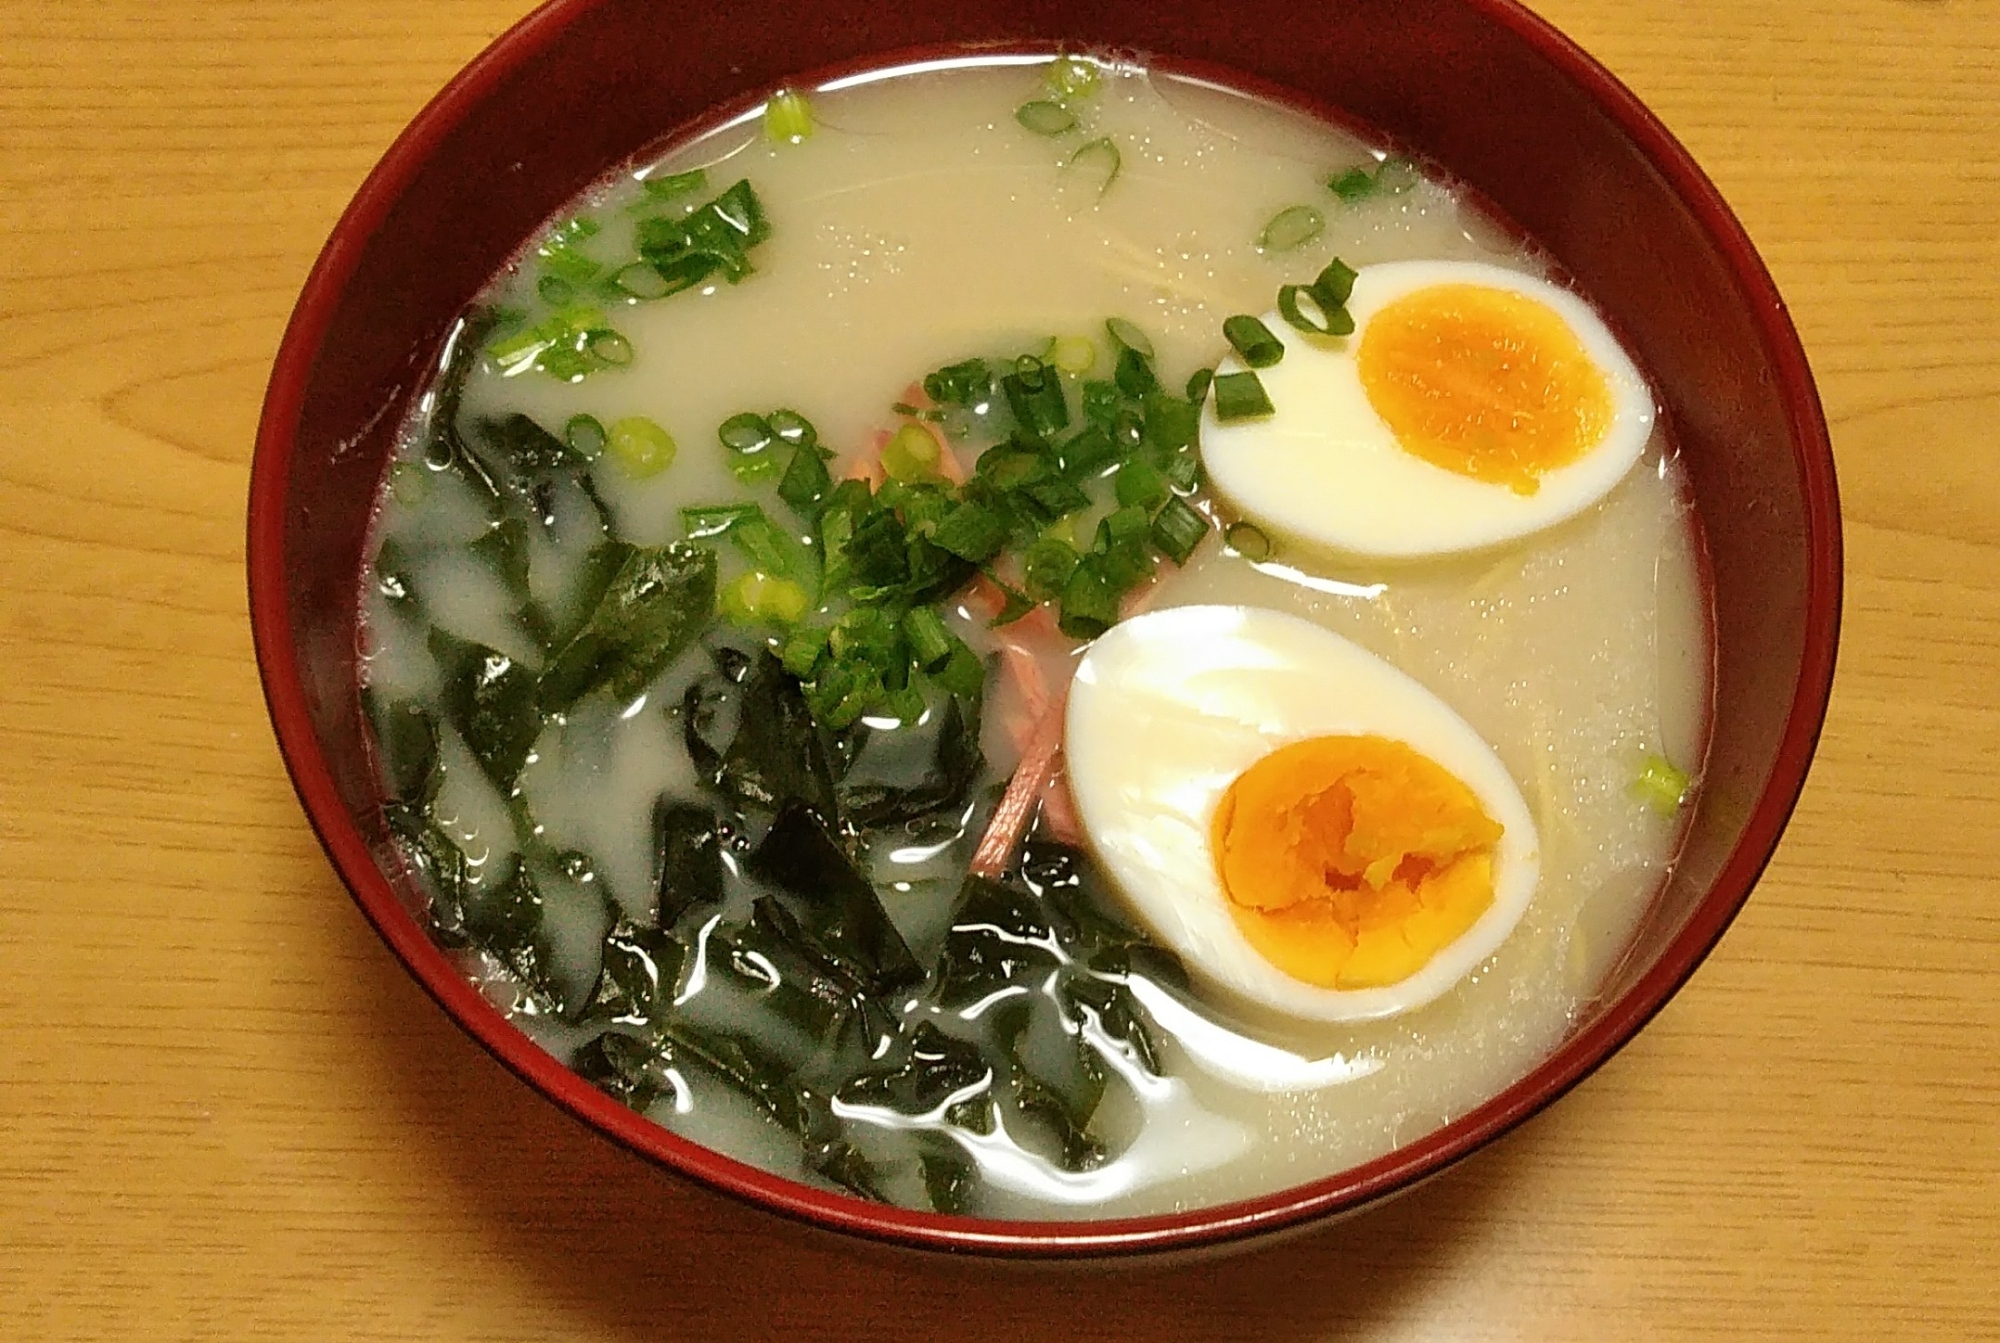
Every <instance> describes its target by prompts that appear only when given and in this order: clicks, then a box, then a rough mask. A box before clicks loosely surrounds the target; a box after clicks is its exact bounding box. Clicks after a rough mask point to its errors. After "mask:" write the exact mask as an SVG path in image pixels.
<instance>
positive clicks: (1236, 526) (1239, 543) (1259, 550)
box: [1222, 522, 1271, 564]
mask: <svg viewBox="0 0 2000 1343" xmlns="http://www.w3.org/2000/svg"><path fill="white" fill-rule="evenodd" d="M1222 540H1223V543H1224V544H1225V545H1227V546H1228V547H1229V548H1230V549H1231V550H1233V551H1235V552H1236V553H1237V554H1239V555H1241V556H1242V557H1243V558H1244V559H1246V560H1249V561H1250V562H1251V563H1252V564H1261V563H1263V562H1264V561H1265V560H1268V559H1270V558H1271V538H1270V537H1268V536H1266V535H1264V533H1263V531H1262V530H1261V529H1260V528H1259V527H1258V526H1257V525H1256V524H1255V523H1250V522H1232V523H1230V524H1229V527H1228V529H1227V530H1226V531H1224V532H1223V533H1222Z"/></svg>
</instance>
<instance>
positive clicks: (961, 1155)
mask: <svg viewBox="0 0 2000 1343" xmlns="http://www.w3.org/2000/svg"><path fill="white" fill-rule="evenodd" d="M917 1139H918V1142H917V1148H918V1151H917V1164H918V1167H919V1169H920V1170H921V1171H922V1172H923V1177H924V1193H925V1194H926V1195H927V1196H928V1197H929V1198H930V1201H931V1208H932V1210H933V1211H935V1212H943V1213H962V1212H964V1211H966V1209H967V1208H969V1207H971V1206H972V1191H973V1190H974V1189H975V1188H976V1187H977V1186H978V1182H979V1168H978V1166H977V1165H976V1164H975V1163H974V1162H973V1160H972V1158H971V1156H969V1155H968V1154H967V1153H966V1150H965V1149H964V1148H963V1147H960V1146H959V1145H958V1144H957V1143H956V1142H954V1141H952V1139H951V1138H950V1137H949V1136H948V1135H946V1134H942V1133H920V1134H918V1135H917Z"/></svg>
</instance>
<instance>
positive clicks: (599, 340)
mask: <svg viewBox="0 0 2000 1343" xmlns="http://www.w3.org/2000/svg"><path fill="white" fill-rule="evenodd" d="M588 340H589V345H588V347H587V348H588V349H589V352H590V357H591V358H592V359H595V360H597V361H598V362H599V363H601V364H606V365H608V366H610V367H612V368H623V367H624V366H625V365H627V364H629V363H631V362H632V342H631V341H629V340H627V339H625V337H623V336H621V335H619V334H618V333H617V332H616V331H613V330H611V329H610V328H608V327H606V328H604V329H601V330H598V331H592V332H590V333H589V335H588Z"/></svg>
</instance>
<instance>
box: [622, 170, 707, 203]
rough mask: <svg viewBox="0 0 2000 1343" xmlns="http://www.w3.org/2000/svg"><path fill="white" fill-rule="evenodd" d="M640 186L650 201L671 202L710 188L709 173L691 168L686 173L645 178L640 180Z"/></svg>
mask: <svg viewBox="0 0 2000 1343" xmlns="http://www.w3.org/2000/svg"><path fill="white" fill-rule="evenodd" d="M639 185H640V186H641V187H642V188H644V189H645V192H646V195H647V197H648V198H649V199H650V200H655V201H670V200H673V199H675V198H676V197H680V196H686V195H689V194H690V193H692V192H696V191H701V190H703V189H705V188H706V187H707V186H708V172H707V170H706V169H703V168H690V169H689V170H688V171H687V172H684V173H667V174H666V175H665V176H662V177H643V178H641V179H640V180H639Z"/></svg>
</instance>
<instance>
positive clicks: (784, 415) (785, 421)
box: [764, 408, 819, 448]
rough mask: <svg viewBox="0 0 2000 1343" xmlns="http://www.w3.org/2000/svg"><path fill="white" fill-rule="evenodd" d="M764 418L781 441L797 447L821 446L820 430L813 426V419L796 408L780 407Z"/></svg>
mask: <svg viewBox="0 0 2000 1343" xmlns="http://www.w3.org/2000/svg"><path fill="white" fill-rule="evenodd" d="M764 419H765V422H766V423H768V424H769V425H770V426H771V432H772V433H774V434H776V435H777V436H778V439H779V441H780V442H784V443H789V444H791V445H792V446H793V447H795V448H812V447H817V446H819V430H817V429H815V428H814V427H813V422H812V421H811V420H809V419H807V418H806V417H805V416H803V415H801V414H799V413H798V412H797V411H796V410H785V409H782V408H780V409H778V410H774V411H772V412H771V413H770V414H769V415H766V416H765V417H764Z"/></svg>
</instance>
